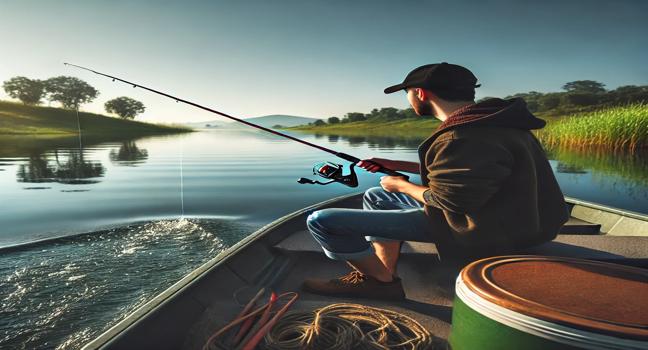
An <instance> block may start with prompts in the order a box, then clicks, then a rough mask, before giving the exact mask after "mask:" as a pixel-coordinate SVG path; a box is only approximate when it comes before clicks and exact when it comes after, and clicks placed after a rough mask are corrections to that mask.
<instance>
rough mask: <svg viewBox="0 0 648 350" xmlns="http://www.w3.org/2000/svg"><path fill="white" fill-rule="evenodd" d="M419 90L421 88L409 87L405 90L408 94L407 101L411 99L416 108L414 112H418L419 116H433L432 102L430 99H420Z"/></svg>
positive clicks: (411, 103) (410, 101) (413, 106)
mask: <svg viewBox="0 0 648 350" xmlns="http://www.w3.org/2000/svg"><path fill="white" fill-rule="evenodd" d="M417 90H419V89H418V88H409V89H406V90H405V93H406V94H407V101H409V103H410V105H411V106H412V108H414V112H416V114H418V115H419V116H424V115H431V116H433V115H434V109H433V108H432V104H431V103H430V101H427V100H421V99H419V97H418V91H417Z"/></svg>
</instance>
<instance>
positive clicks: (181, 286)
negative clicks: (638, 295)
mask: <svg viewBox="0 0 648 350" xmlns="http://www.w3.org/2000/svg"><path fill="white" fill-rule="evenodd" d="M566 201H567V203H568V206H569V208H570V211H571V218H570V219H569V221H568V222H567V224H566V225H565V226H564V227H563V228H562V230H561V232H560V234H559V235H558V237H557V238H556V239H555V240H553V241H551V242H547V243H544V244H542V245H539V246H536V247H533V248H531V249H527V250H525V251H524V252H521V254H528V255H540V256H554V257H565V258H579V259H588V260H595V261H603V262H611V263H615V264H621V265H628V266H632V267H640V268H648V215H643V214H639V213H633V212H627V211H623V210H619V209H615V208H610V207H606V206H603V205H599V204H594V203H588V202H584V201H580V200H577V199H574V198H566ZM332 207H335V208H361V207H362V193H358V194H351V195H346V196H342V197H337V198H333V199H330V200H328V201H325V202H322V203H319V204H316V205H313V206H310V207H307V208H304V209H301V210H299V211H296V212H294V213H292V214H289V215H286V216H284V217H282V218H280V219H278V220H276V221H274V222H272V223H270V224H268V225H266V226H264V227H262V228H261V229H259V230H258V231H256V232H255V233H253V234H251V235H250V236H248V237H246V238H245V239H243V240H242V241H240V242H239V243H237V244H236V245H234V246H232V247H230V248H229V249H227V250H226V251H224V252H222V253H221V254H219V255H218V256H216V257H214V258H213V259H211V260H210V261H208V262H207V263H205V264H203V265H202V266H200V267H199V268H197V269H196V270H194V271H192V272H191V273H189V274H188V275H186V276H185V277H184V278H182V279H181V280H180V281H178V282H177V283H175V284H174V285H172V286H171V287H169V288H168V289H166V290H165V291H163V292H162V293H160V294H159V295H157V296H156V297H154V298H152V299H151V300H150V301H148V302H147V303H146V304H144V305H142V306H141V307H139V308H138V309H136V310H134V311H133V312H132V313H131V314H129V315H128V316H127V317H125V318H124V319H123V320H121V321H119V322H118V323H117V324H115V325H114V326H112V327H111V328H110V329H108V330H107V331H105V332H104V333H103V334H101V335H99V336H98V337H97V338H95V339H94V340H92V341H90V342H89V343H88V344H86V345H85V346H84V348H83V349H200V348H202V346H203V345H204V344H205V342H206V340H207V339H208V338H209V336H210V335H211V334H212V333H213V332H214V331H215V330H217V329H219V328H220V327H222V326H223V325H224V324H226V323H228V322H229V321H231V320H232V319H234V317H235V316H236V315H237V314H238V313H239V312H240V311H241V308H242V306H241V304H240V303H241V302H240V301H239V302H237V301H235V297H234V296H235V294H236V293H237V292H238V291H241V290H243V289H245V288H249V289H250V290H254V291H256V290H258V289H259V288H260V287H261V286H265V287H269V288H272V289H274V290H277V291H299V287H300V284H301V282H302V281H303V280H304V279H305V278H307V277H308V278H312V277H321V278H332V277H335V276H340V275H342V274H345V273H347V272H348V267H347V266H346V265H345V264H344V263H343V262H338V261H333V260H330V259H328V258H327V257H326V256H325V255H324V254H323V253H322V251H321V249H320V247H319V245H318V244H317V243H316V242H315V241H314V240H313V239H312V237H311V236H310V234H309V232H308V231H307V229H306V225H305V222H306V217H307V216H308V215H309V214H310V213H311V212H313V211H315V210H318V209H323V208H332ZM398 271H399V275H400V276H401V277H402V279H403V284H404V288H405V291H406V294H407V299H406V300H404V301H396V302H394V301H375V300H366V299H362V300H361V299H344V298H330V297H323V296H318V295H313V294H308V293H301V294H300V297H299V299H298V301H297V302H296V303H295V304H294V306H293V307H292V309H295V310H299V309H308V310H312V309H315V308H319V307H322V306H325V305H328V304H332V303H337V302H353V303H362V304H364V305H369V306H374V307H380V308H384V309H389V310H394V311H397V312H400V313H402V314H405V315H408V316H410V317H412V318H414V319H415V320H417V321H418V322H419V323H420V324H421V325H423V326H424V327H425V328H426V329H427V330H429V332H430V333H431V334H432V335H433V336H434V341H435V345H439V347H440V348H445V347H444V346H445V345H446V344H447V341H448V337H449V335H450V330H451V317H452V311H453V310H452V307H453V294H454V290H453V286H454V281H455V280H456V278H457V275H458V272H459V271H458V270H457V267H456V266H451V265H447V264H444V261H441V260H440V259H439V258H438V254H437V251H436V249H435V246H434V244H431V243H420V242H405V243H404V244H403V249H402V253H401V258H400V260H399V266H398Z"/></svg>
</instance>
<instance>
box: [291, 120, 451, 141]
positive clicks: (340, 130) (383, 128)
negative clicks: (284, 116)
mask: <svg viewBox="0 0 648 350" xmlns="http://www.w3.org/2000/svg"><path fill="white" fill-rule="evenodd" d="M438 126H439V121H438V120H436V119H404V120H394V121H361V122H352V123H339V124H327V125H322V126H310V125H304V126H296V127H292V128H289V129H288V130H296V131H304V132H309V133H318V134H331V135H347V136H396V137H404V136H411V137H412V138H425V137H427V136H429V135H430V134H431V133H432V131H434V129H436V128H437V127H438Z"/></svg>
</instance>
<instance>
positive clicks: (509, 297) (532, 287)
mask: <svg viewBox="0 0 648 350" xmlns="http://www.w3.org/2000/svg"><path fill="white" fill-rule="evenodd" d="M460 285H461V288H464V289H466V288H467V290H466V291H465V292H472V293H470V294H471V295H474V297H477V298H481V299H483V300H485V301H486V302H490V303H492V304H495V305H497V306H499V307H501V308H504V309H507V310H511V311H513V312H515V313H517V314H521V315H524V316H528V317H531V318H534V319H538V320H541V321H546V322H550V323H553V324H558V325H563V326H567V327H570V328H572V329H573V328H576V329H579V330H584V331H588V332H593V333H597V334H605V335H609V336H613V337H620V338H625V339H636V340H642V341H645V340H648V270H645V269H641V268H636V267H630V266H624V265H617V264H611V263H604V262H598V261H590V260H582V259H573V258H564V257H545V256H502V257H492V258H487V259H482V260H479V261H476V262H473V263H471V264H470V265H468V266H466V267H465V268H464V269H463V270H462V272H461V274H460V276H459V277H458V281H457V286H458V287H460ZM465 292H464V294H465ZM459 294H460V291H459V288H458V290H457V295H458V296H460V295H459ZM474 297H473V299H474Z"/></svg>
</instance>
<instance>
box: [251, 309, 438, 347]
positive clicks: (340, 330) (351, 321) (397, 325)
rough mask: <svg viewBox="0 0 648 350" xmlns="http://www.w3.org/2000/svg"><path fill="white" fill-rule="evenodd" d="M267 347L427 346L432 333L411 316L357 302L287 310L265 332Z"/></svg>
mask: <svg viewBox="0 0 648 350" xmlns="http://www.w3.org/2000/svg"><path fill="white" fill-rule="evenodd" d="M264 339H265V344H264V345H263V348H265V349H268V350H291V349H308V350H319V349H322V350H324V349H327V350H346V349H349V350H351V349H366V350H374V349H381V350H392V349H399V350H400V349H403V350H405V349H408V350H423V349H431V348H432V342H433V337H432V336H431V335H430V333H429V332H428V331H427V330H426V329H425V328H423V326H421V324H419V323H418V322H416V321H415V320H414V319H412V318H411V317H408V316H406V315H403V314H400V313H398V312H395V311H391V310H385V309H379V308H375V307H370V306H365V305H358V304H346V303H340V304H331V305H329V306H325V307H323V308H320V309H317V310H314V311H306V312H300V311H298V312H289V313H287V314H286V315H285V316H284V317H283V318H281V320H279V322H278V323H277V324H276V325H275V326H274V327H272V329H271V330H270V331H269V332H268V333H267V334H266V336H265V338H264Z"/></svg>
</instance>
